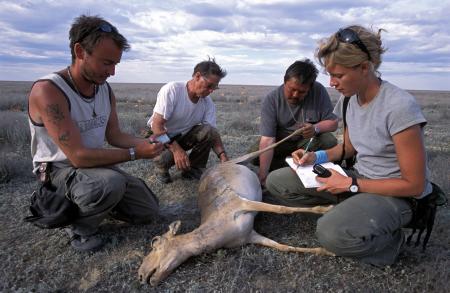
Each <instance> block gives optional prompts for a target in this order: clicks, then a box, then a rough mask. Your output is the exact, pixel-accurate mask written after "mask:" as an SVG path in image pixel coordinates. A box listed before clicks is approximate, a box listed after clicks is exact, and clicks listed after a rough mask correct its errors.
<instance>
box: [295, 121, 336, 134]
mask: <svg viewBox="0 0 450 293" xmlns="http://www.w3.org/2000/svg"><path fill="white" fill-rule="evenodd" d="M314 127H318V128H319V130H320V133H324V132H333V131H335V130H336V129H337V127H338V120H337V119H335V120H323V121H320V122H318V123H316V124H311V123H304V124H303V129H304V130H303V133H302V135H303V137H304V138H311V137H313V136H314V135H315V134H316V133H315V130H314Z"/></svg>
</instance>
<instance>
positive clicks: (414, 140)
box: [318, 125, 426, 197]
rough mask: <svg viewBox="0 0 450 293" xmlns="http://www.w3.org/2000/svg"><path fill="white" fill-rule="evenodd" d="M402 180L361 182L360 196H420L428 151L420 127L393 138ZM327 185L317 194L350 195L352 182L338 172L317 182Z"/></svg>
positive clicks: (360, 180)
mask: <svg viewBox="0 0 450 293" xmlns="http://www.w3.org/2000/svg"><path fill="white" fill-rule="evenodd" d="M393 141H394V145H395V149H396V153H397V159H398V162H399V166H400V172H401V178H390V179H358V184H359V189H360V192H369V193H375V194H381V195H386V196H398V197H409V196H419V195H421V194H422V192H423V190H424V188H425V159H426V158H425V157H426V156H425V147H424V143H423V137H422V132H421V129H420V126H419V125H414V126H411V127H409V128H407V129H405V130H403V131H401V132H399V133H397V134H395V135H394V136H393ZM318 180H319V181H320V182H324V183H325V185H324V186H322V187H320V188H318V191H321V190H327V191H330V192H332V193H340V192H344V191H348V187H349V186H350V184H351V179H350V178H348V177H343V176H341V175H339V174H337V173H336V172H333V176H331V177H329V178H328V180H327V179H323V178H318Z"/></svg>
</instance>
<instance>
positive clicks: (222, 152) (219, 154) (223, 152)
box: [217, 151, 226, 159]
mask: <svg viewBox="0 0 450 293" xmlns="http://www.w3.org/2000/svg"><path fill="white" fill-rule="evenodd" d="M222 154H226V153H225V151H221V152H220V153H218V154H217V157H218V158H219V159H220V156H221V155H222Z"/></svg>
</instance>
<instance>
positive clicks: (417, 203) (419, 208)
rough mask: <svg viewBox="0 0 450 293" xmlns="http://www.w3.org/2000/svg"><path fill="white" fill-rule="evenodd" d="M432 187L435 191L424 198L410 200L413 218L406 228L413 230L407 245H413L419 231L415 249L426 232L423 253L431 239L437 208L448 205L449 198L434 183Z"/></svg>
mask: <svg viewBox="0 0 450 293" xmlns="http://www.w3.org/2000/svg"><path fill="white" fill-rule="evenodd" d="M431 185H432V186H433V191H432V192H431V193H430V194H429V195H427V196H425V197H424V198H420V199H416V198H409V202H410V205H411V209H412V212H413V216H412V219H411V221H410V222H409V224H408V225H407V226H406V227H405V228H410V229H412V233H411V234H410V235H409V236H408V238H407V239H406V244H408V245H410V244H411V240H412V237H413V236H414V234H415V233H416V231H418V234H417V237H416V242H415V244H414V246H415V247H417V246H418V245H419V244H420V238H421V236H422V233H423V231H425V230H426V233H425V238H424V239H423V243H422V252H424V251H425V248H426V246H427V243H428V240H429V239H430V235H431V231H432V230H433V225H434V219H435V217H436V210H437V207H438V206H443V205H445V204H446V203H447V197H446V196H445V193H444V192H443V191H442V189H441V188H440V187H439V186H438V185H436V184H434V183H433V182H431Z"/></svg>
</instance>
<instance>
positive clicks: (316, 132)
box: [314, 125, 320, 136]
mask: <svg viewBox="0 0 450 293" xmlns="http://www.w3.org/2000/svg"><path fill="white" fill-rule="evenodd" d="M319 134H320V128H319V127H318V126H317V125H314V135H315V136H317V135H319Z"/></svg>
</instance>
